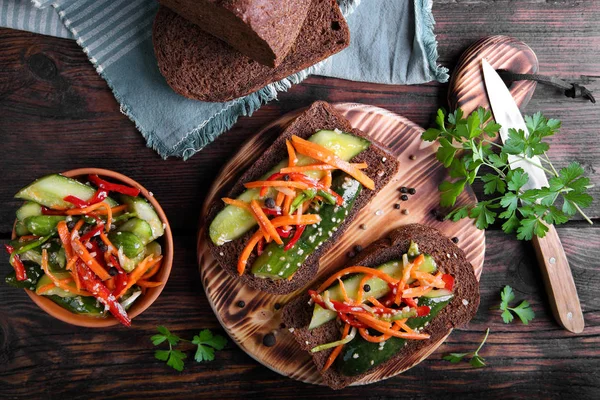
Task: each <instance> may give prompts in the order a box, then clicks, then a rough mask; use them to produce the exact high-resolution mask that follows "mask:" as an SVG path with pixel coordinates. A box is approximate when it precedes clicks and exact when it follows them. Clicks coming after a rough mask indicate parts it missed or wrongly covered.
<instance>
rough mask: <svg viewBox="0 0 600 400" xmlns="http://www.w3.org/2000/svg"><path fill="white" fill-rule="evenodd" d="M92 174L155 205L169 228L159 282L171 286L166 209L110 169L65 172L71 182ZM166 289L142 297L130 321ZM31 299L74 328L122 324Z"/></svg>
mask: <svg viewBox="0 0 600 400" xmlns="http://www.w3.org/2000/svg"><path fill="white" fill-rule="evenodd" d="M89 174H97V175H99V176H100V177H101V178H107V179H108V180H110V181H113V182H119V183H123V184H125V185H128V186H132V187H135V188H138V189H140V196H143V197H144V198H146V200H148V201H149V202H150V204H152V206H153V207H154V209H155V210H156V213H157V214H158V216H159V217H160V219H161V220H162V221H163V223H164V224H165V234H164V235H163V236H162V237H161V238H160V239H158V240H159V241H160V242H161V246H162V249H163V260H162V267H161V270H160V271H159V272H158V274H157V275H156V276H157V279H158V280H160V281H161V282H165V284H166V282H167V280H168V279H169V275H170V274H171V268H172V266H173V235H172V233H171V227H170V226H169V221H168V220H167V216H166V215H165V213H164V211H163V209H162V208H161V206H160V204H158V201H156V199H155V198H154V196H152V195H151V194H150V192H148V190H146V188H144V187H143V186H142V185H140V184H139V183H137V182H136V181H134V180H133V179H131V178H128V177H126V176H125V175H122V174H120V173H118V172H114V171H110V170H107V169H100V168H80V169H73V170H70V171H65V172H63V173H62V175H64V176H66V177H69V178H80V177H86V176H87V175H89ZM12 236H13V239H14V238H15V237H16V233H15V231H14V229H13V232H12ZM164 286H165V285H161V286H159V287H156V288H148V290H147V291H146V294H145V295H143V296H141V297H140V298H139V299H138V300H137V301H136V302H135V303H134V304H133V305H132V306H131V308H129V310H128V311H127V314H129V317H130V318H131V319H133V318H135V317H137V316H138V315H140V314H141V313H143V312H144V311H145V310H146V309H147V308H148V307H150V306H151V305H152V303H154V301H155V300H156V299H157V298H158V296H160V293H161V292H162V290H163V288H164ZM25 292H26V293H27V295H28V296H29V297H30V298H31V300H33V302H34V303H35V304H37V305H38V306H39V307H40V308H41V309H42V310H44V311H46V312H47V313H48V314H50V315H51V316H53V317H54V318H56V319H59V320H61V321H63V322H66V323H68V324H71V325H77V326H83V327H87V328H105V327H108V326H113V325H119V324H120V323H119V321H117V320H116V319H115V318H114V317H113V316H112V315H110V314H108V316H107V317H106V318H94V317H88V316H85V315H77V314H73V313H72V312H70V311H68V310H66V309H64V308H62V307H61V306H59V305H58V304H56V303H54V302H53V301H52V300H50V299H47V298H45V297H44V296H38V295H37V294H35V292H32V291H30V290H27V289H25Z"/></svg>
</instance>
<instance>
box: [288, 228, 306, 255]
mask: <svg viewBox="0 0 600 400" xmlns="http://www.w3.org/2000/svg"><path fill="white" fill-rule="evenodd" d="M304 229H306V225H298V226H296V233H294V236H292V239H290V241H289V242H287V244H286V245H285V247H284V248H283V251H288V250H289V249H291V248H292V247H294V245H295V244H296V242H297V241H298V240H300V236H302V232H304Z"/></svg>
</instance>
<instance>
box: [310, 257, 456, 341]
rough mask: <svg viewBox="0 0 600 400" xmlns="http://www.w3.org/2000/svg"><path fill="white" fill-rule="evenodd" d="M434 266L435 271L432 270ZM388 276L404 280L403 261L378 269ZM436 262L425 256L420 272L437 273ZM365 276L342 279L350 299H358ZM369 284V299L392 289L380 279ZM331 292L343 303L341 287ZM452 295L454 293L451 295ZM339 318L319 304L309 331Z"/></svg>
mask: <svg viewBox="0 0 600 400" xmlns="http://www.w3.org/2000/svg"><path fill="white" fill-rule="evenodd" d="M432 266H433V269H432V268H431V267H432ZM375 269H378V270H380V271H382V272H384V273H386V274H387V275H389V276H391V277H392V278H395V279H400V278H402V271H403V268H402V261H390V262H387V263H385V264H382V265H380V266H378V267H377V268H375ZM435 270H436V268H435V261H434V260H433V258H432V257H431V256H429V255H428V254H425V260H424V262H423V263H421V265H420V266H419V271H422V272H428V273H433V272H435ZM363 276H364V274H356V275H353V276H351V277H349V278H346V279H342V282H344V287H345V288H346V292H347V293H348V297H350V298H356V295H357V293H358V286H359V284H360V281H361V280H362V278H363ZM367 284H368V285H369V286H370V288H371V290H370V291H369V292H368V293H367V294H368V296H369V297H375V298H376V299H378V298H380V297H383V296H385V295H386V294H388V293H389V291H390V288H389V286H388V284H387V283H386V282H385V281H383V280H382V279H379V278H376V277H374V278H371V279H369V280H368V281H367ZM327 290H328V291H329V298H330V299H331V300H336V301H343V300H344V297H343V295H342V291H341V289H340V286H339V285H335V286H332V287H331V288H329V289H327ZM450 294H452V293H450ZM365 297H366V296H365ZM336 316H337V314H336V313H335V312H333V311H331V310H328V309H325V308H323V307H321V306H320V305H318V304H315V308H314V310H313V316H312V319H311V321H310V325H309V327H308V329H314V328H316V327H318V326H321V325H323V324H324V323H326V322H328V321H331V320H332V319H334V318H335V317H336Z"/></svg>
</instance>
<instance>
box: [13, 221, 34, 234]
mask: <svg viewBox="0 0 600 400" xmlns="http://www.w3.org/2000/svg"><path fill="white" fill-rule="evenodd" d="M15 233H16V234H17V236H25V235H29V234H31V232H29V229H27V226H25V222H23V221H17V223H16V224H15Z"/></svg>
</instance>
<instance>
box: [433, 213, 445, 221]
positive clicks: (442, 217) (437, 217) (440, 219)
mask: <svg viewBox="0 0 600 400" xmlns="http://www.w3.org/2000/svg"><path fill="white" fill-rule="evenodd" d="M435 219H437V220H438V221H440V222H442V221H443V220H445V219H446V217H445V216H444V214H438V215H437V216H436V217H435Z"/></svg>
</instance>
